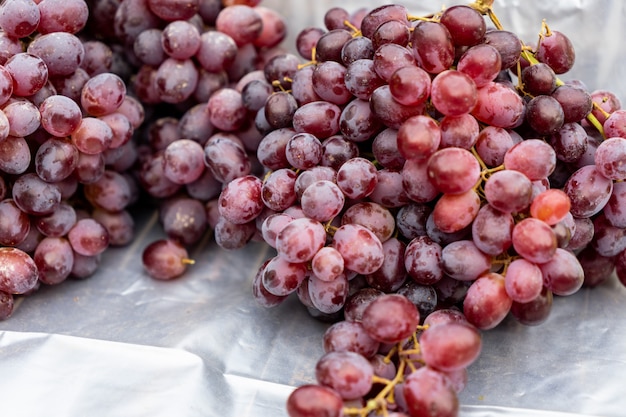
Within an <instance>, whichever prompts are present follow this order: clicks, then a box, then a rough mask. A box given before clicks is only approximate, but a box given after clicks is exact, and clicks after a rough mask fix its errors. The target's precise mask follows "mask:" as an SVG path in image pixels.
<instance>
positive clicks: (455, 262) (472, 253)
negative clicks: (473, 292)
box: [441, 239, 491, 281]
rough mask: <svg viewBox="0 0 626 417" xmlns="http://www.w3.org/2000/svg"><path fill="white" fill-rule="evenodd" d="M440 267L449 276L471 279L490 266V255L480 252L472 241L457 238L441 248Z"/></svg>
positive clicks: (460, 279)
mask: <svg viewBox="0 0 626 417" xmlns="http://www.w3.org/2000/svg"><path fill="white" fill-rule="evenodd" d="M470 260H471V261H470ZM441 268H442V270H443V273H444V274H445V275H446V276H448V277H450V278H454V279H456V280H459V281H473V280H475V279H477V278H478V277H479V276H481V275H482V274H484V273H486V272H487V271H488V270H489V269H490V268H491V257H490V256H489V255H487V254H485V253H483V252H481V251H480V250H479V249H478V247H477V246H476V245H475V244H474V242H473V241H471V240H467V239H462V240H457V241H454V242H451V243H449V244H447V245H445V246H444V247H443V249H442V250H441Z"/></svg>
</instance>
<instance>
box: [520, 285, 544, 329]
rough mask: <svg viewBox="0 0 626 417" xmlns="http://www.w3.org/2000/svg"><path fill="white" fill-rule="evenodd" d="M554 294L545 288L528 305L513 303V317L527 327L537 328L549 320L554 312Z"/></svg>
mask: <svg viewBox="0 0 626 417" xmlns="http://www.w3.org/2000/svg"><path fill="white" fill-rule="evenodd" d="M552 299H553V296H552V292H551V291H550V290H548V289H547V288H546V287H543V289H542V290H541V294H539V296H538V297H537V298H535V299H534V300H532V301H529V302H527V303H518V302H515V301H514V302H513V304H512V305H511V315H512V316H513V317H515V319H516V320H517V321H518V322H520V323H522V324H524V325H527V326H536V325H539V324H541V323H543V322H545V321H546V320H547V319H548V316H549V315H550V311H551V310H552Z"/></svg>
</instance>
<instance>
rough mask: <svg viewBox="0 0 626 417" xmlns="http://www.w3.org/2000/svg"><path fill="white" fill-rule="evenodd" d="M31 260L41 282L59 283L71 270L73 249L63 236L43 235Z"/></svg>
mask: <svg viewBox="0 0 626 417" xmlns="http://www.w3.org/2000/svg"><path fill="white" fill-rule="evenodd" d="M33 260H34V261H35V264H36V265H37V270H38V271H39V280H40V281H41V282H43V283H44V284H49V285H55V284H60V283H61V282H63V281H65V279H67V277H68V276H69V275H70V273H71V272H72V266H73V264H74V251H73V250H72V246H71V245H70V243H69V242H68V240H67V239H65V238H63V237H45V238H44V239H43V240H42V241H41V242H39V244H38V245H37V248H36V249H35V252H34V254H33Z"/></svg>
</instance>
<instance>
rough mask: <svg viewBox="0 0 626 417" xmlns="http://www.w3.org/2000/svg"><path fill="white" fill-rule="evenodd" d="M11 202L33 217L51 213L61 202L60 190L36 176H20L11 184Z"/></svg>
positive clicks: (31, 174)
mask: <svg viewBox="0 0 626 417" xmlns="http://www.w3.org/2000/svg"><path fill="white" fill-rule="evenodd" d="M12 193H13V200H14V201H15V204H17V206H18V207H19V208H20V210H22V211H24V212H26V213H28V214H33V215H46V214H50V213H52V212H53V211H54V210H55V209H56V207H57V206H58V205H59V203H60V202H61V190H60V189H59V187H58V186H57V185H55V184H51V183H47V182H45V181H43V180H42V179H41V178H39V176H37V174H35V173H28V174H24V175H22V176H20V177H19V178H18V179H16V180H15V182H14V183H13V190H12Z"/></svg>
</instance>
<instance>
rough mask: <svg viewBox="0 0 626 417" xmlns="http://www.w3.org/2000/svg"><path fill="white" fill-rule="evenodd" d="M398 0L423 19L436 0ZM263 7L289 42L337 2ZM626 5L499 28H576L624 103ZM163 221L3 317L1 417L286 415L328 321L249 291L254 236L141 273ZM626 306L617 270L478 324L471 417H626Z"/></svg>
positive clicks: (579, 69)
mask: <svg viewBox="0 0 626 417" xmlns="http://www.w3.org/2000/svg"><path fill="white" fill-rule="evenodd" d="M403 3H404V4H405V5H406V6H407V7H408V8H409V10H410V11H411V12H412V13H414V14H420V13H426V12H432V11H435V10H438V9H439V8H440V7H441V4H442V2H439V1H426V0H424V1H414V2H408V1H407V2H403ZM456 3H460V2H448V3H446V4H448V5H451V4H456ZM263 4H264V5H265V6H267V7H273V8H276V9H277V10H279V11H281V13H283V15H285V16H287V17H288V20H289V23H290V26H291V27H292V29H291V31H292V32H291V33H292V34H291V36H292V38H293V35H294V33H295V32H294V31H296V30H297V29H301V28H303V27H305V26H309V25H321V22H322V16H323V13H324V12H325V11H326V10H327V9H328V8H329V7H331V6H333V5H337V4H339V3H338V2H329V1H317V2H306V3H305V2H302V1H299V0H294V1H291V2H288V1H278V0H274V1H272V0H265V1H264V2H263ZM380 4H383V2H374V1H369V2H368V1H361V2H356V1H344V2H342V3H341V6H343V7H345V8H347V9H348V10H354V9H356V8H357V7H374V6H376V5H380ZM625 10H626V3H623V2H621V1H603V2H599V1H593V0H586V1H585V0H578V1H573V0H567V1H566V0H564V1H534V0H533V1H523V0H515V1H504V0H501V1H496V12H497V13H498V16H499V17H500V20H501V21H502V23H503V24H504V26H505V27H506V28H507V29H510V30H512V31H514V32H516V33H518V34H520V36H522V38H523V39H529V40H530V39H535V38H534V37H535V36H536V33H537V32H538V31H539V30H540V28H541V19H542V18H546V19H547V21H548V23H549V24H550V25H551V27H552V28H553V29H558V30H561V31H563V32H564V33H566V34H567V35H568V36H570V38H571V39H572V41H573V43H574V45H575V47H576V51H577V62H576V65H575V69H574V70H573V71H572V72H571V74H567V76H568V77H571V78H579V79H581V80H583V81H584V82H585V83H586V84H587V86H588V87H589V88H590V89H597V88H607V89H610V90H612V91H615V92H616V93H618V95H619V96H620V98H622V100H624V98H625V97H626V82H624V80H625V79H626V78H625V77H624V71H625V66H624V63H623V62H622V61H623V58H622V57H623V52H624V50H625V47H624V44H623V43H622V41H621V40H622V39H623V37H624V36H623V34H624V30H625V29H623V24H622V22H623V19H624V18H625V17H626V12H625ZM288 42H289V41H288ZM157 217H158V216H157V214H156V213H154V212H153V211H150V210H147V211H145V212H142V213H140V216H139V217H138V222H137V238H136V240H135V241H134V243H133V244H132V245H131V246H128V247H125V248H116V249H111V250H109V251H107V252H105V254H104V256H103V259H102V264H101V267H100V269H99V270H98V272H97V273H96V275H94V276H93V277H91V278H89V279H87V280H84V281H77V280H70V281H66V282H64V283H63V284H61V285H59V286H56V287H45V288H42V289H41V290H40V291H39V292H38V293H37V294H35V295H34V296H32V297H27V298H22V299H21V300H20V302H19V305H18V306H17V308H16V309H15V312H14V315H13V317H11V318H10V319H9V320H6V321H3V322H0V414H1V415H3V416H11V417H22V416H24V417H35V416H55V417H64V416H67V417H70V416H71V417H76V416H90V417H99V416H124V417H144V416H150V417H161V416H163V417H165V416H167V417H171V416H176V417H195V416H203V417H218V416H219V417H281V416H286V412H285V407H284V404H285V400H286V398H287V396H288V395H289V393H290V392H291V391H292V390H293V389H294V387H296V386H298V385H301V384H304V383H308V382H313V381H314V376H313V373H314V366H315V363H316V361H317V359H318V358H319V357H320V356H321V355H322V353H323V351H322V345H321V337H322V334H323V332H324V330H325V329H326V327H327V326H328V325H327V324H325V323H322V322H320V321H317V320H315V319H312V318H311V317H310V316H309V314H308V313H307V312H306V310H305V309H304V307H302V306H301V305H300V303H299V302H298V300H297V299H295V297H294V298H289V299H288V300H287V301H286V302H285V303H283V304H282V305H280V306H277V307H274V308H271V309H267V308H262V307H260V306H257V305H256V304H255V301H254V300H253V298H252V295H251V287H252V284H251V283H252V279H253V276H254V274H255V272H256V269H257V267H258V266H259V265H260V263H261V262H262V260H263V259H265V258H267V257H268V256H270V255H271V252H270V250H269V249H268V248H267V247H266V246H265V245H263V244H260V243H254V244H251V245H249V246H247V247H246V248H244V249H242V250H239V251H225V250H223V249H220V248H219V247H218V246H217V245H216V244H215V243H214V242H213V241H212V236H211V235H207V237H206V239H205V240H204V242H202V244H200V245H198V247H197V248H195V249H194V251H193V252H192V253H191V255H192V257H193V258H194V259H195V260H196V264H195V265H193V266H192V267H191V268H190V269H189V271H188V272H189V273H188V274H187V275H185V276H184V277H182V278H180V279H178V280H175V281H171V282H160V281H156V280H153V279H151V278H149V277H148V276H146V274H145V273H144V272H143V270H142V267H141V251H142V250H143V248H144V247H145V246H146V245H148V244H149V243H150V242H151V241H153V240H155V239H157V238H160V237H162V236H163V233H162V231H161V229H160V226H159V224H158V222H157ZM625 306H626V288H624V287H623V286H621V284H619V282H617V280H616V279H615V277H611V278H610V279H609V280H608V281H607V282H605V283H604V284H602V285H601V286H599V287H597V288H594V289H582V290H581V291H579V292H578V293H576V294H575V295H572V296H569V297H565V298H556V299H555V302H554V306H553V311H552V314H551V316H550V318H549V319H548V321H547V322H545V323H544V324H542V325H540V326H535V327H525V326H522V325H520V324H517V323H516V322H515V321H514V320H512V319H507V320H505V322H504V323H502V324H501V325H500V326H498V327H497V328H496V329H493V330H489V331H486V332H484V333H483V337H484V343H483V346H484V348H483V352H482V354H481V356H480V358H479V360H478V361H477V362H476V363H475V364H473V365H472V366H471V368H470V370H469V383H468V385H467V388H466V389H465V391H464V392H463V393H462V394H461V403H462V404H463V406H462V411H461V416H462V417H492V416H493V417H495V416H522V417H526V416H528V417H536V416H548V417H566V416H571V417H573V416H582V415H584V416H602V417H622V416H624V415H626V411H625V410H626V396H625V395H624V392H625V388H624V376H625V375H626V308H625Z"/></svg>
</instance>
